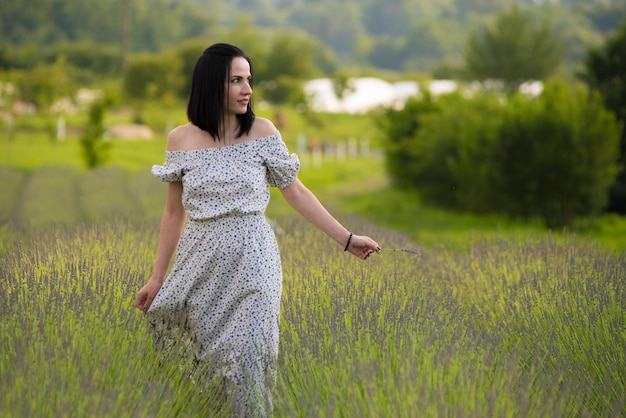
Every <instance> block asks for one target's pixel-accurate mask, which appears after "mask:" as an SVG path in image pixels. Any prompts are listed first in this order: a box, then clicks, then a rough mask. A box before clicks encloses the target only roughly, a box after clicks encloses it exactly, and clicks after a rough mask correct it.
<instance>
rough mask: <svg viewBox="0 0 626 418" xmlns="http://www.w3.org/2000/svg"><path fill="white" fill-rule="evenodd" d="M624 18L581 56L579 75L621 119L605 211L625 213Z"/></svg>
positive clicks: (625, 36)
mask: <svg viewBox="0 0 626 418" xmlns="http://www.w3.org/2000/svg"><path fill="white" fill-rule="evenodd" d="M625 51H626V21H625V22H624V23H622V25H621V27H620V28H619V29H618V30H617V31H616V32H615V33H613V34H612V35H611V36H610V37H608V38H607V40H606V42H605V43H604V45H603V46H601V47H599V48H596V49H592V50H590V51H589V53H588V54H587V57H586V59H585V70H584V74H583V75H582V77H583V79H584V80H585V81H586V82H587V83H588V84H589V86H591V87H592V88H594V89H597V90H598V91H599V92H600V94H601V95H602V97H603V99H604V103H605V105H606V107H607V108H608V109H610V110H611V111H612V112H613V113H615V115H616V116H617V119H618V120H619V121H620V122H621V123H622V135H621V146H620V165H621V169H620V174H619V175H618V177H617V179H616V181H615V184H614V185H613V187H612V188H611V193H610V197H609V203H608V206H607V209H608V210H609V211H613V212H618V213H626V168H625V167H626V53H625Z"/></svg>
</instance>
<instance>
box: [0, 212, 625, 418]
mask: <svg viewBox="0 0 626 418" xmlns="http://www.w3.org/2000/svg"><path fill="white" fill-rule="evenodd" d="M278 225H279V227H280V230H282V231H285V232H283V233H279V234H278V240H279V245H280V247H281V249H282V253H283V265H284V292H283V304H282V306H283V311H282V322H281V335H282V342H281V349H280V357H279V376H278V385H277V388H276V393H275V406H276V408H275V412H276V413H275V416H278V417H292V416H301V417H319V416H359V417H381V416H406V417H413V416H420V417H422V416H423V417H440V416H464V417H485V416H501V417H517V416H581V417H587V416H589V417H591V416H594V417H595V416H620V415H622V414H624V413H625V412H626V410H625V409H624V404H625V402H626V397H625V395H624V394H625V393H626V378H625V376H626V352H624V350H622V349H621V347H624V346H625V344H626V332H624V330H625V329H626V316H625V315H624V311H623V307H624V306H625V304H626V286H624V278H625V277H626V260H625V259H624V255H623V254H622V255H621V256H618V255H615V254H614V253H611V252H607V251H605V250H602V249H601V248H599V247H598V246H597V245H596V244H594V243H592V242H588V243H585V244H580V243H579V242H578V241H569V240H554V239H552V238H550V237H546V238H543V237H537V236H533V235H527V236H524V237H519V236H516V237H512V236H506V235H502V236H500V237H495V238H484V239H480V238H478V239H468V240H467V242H466V243H465V251H458V249H456V248H451V247H448V246H446V245H441V246H440V247H438V248H430V249H429V248H428V247H422V248H420V253H419V254H417V255H416V254H406V253H394V252H385V251H383V253H382V254H381V255H378V256H376V257H372V258H371V259H370V260H368V261H367V262H361V261H359V260H357V259H356V258H354V257H350V256H349V255H347V254H345V253H344V252H343V251H341V249H340V248H338V247H337V246H336V245H333V244H331V242H330V241H329V239H328V238H327V237H325V236H324V235H323V234H322V233H321V232H319V231H318V230H315V229H314V228H313V227H312V226H310V225H308V224H305V223H304V221H302V220H299V219H293V218H290V217H286V218H285V217H281V218H280V219H278ZM354 226H355V228H358V229H359V230H361V231H363V232H365V233H368V234H370V235H372V236H375V237H377V238H378V239H379V240H381V241H383V242H386V243H388V245H390V246H404V245H407V241H406V238H403V237H401V236H398V235H395V234H392V233H390V232H388V231H385V230H381V229H379V228H376V227H373V226H372V225H371V224H368V223H363V222H361V223H357V222H355V223H354ZM156 241H157V229H156V228H155V225H153V224H150V223H148V224H146V223H136V222H134V223H128V222H120V221H117V222H115V223H108V222H100V223H99V224H94V225H92V226H83V227H78V228H62V229H61V228H57V229H49V230H48V232H46V233H44V234H33V233H29V234H26V235H24V236H22V237H21V239H20V241H19V242H15V243H14V245H13V244H12V245H10V247H9V248H8V249H7V251H6V253H5V255H4V257H3V260H2V263H1V264H0V318H1V319H0V335H2V338H1V339H0V353H1V355H0V382H1V383H2V387H3V390H2V391H1V392H0V415H2V416H6V417H9V418H10V417H22V416H38V417H42V418H45V417H57V416H99V417H117V416H123V417H144V416H154V417H184V416H213V415H212V412H211V411H212V409H211V396H209V395H210V394H207V393H206V391H205V392H202V390H203V387H202V385H198V383H197V381H196V383H195V384H194V382H193V381H192V380H190V379H189V378H188V376H187V373H186V371H185V363H184V362H182V363H181V362H180V361H175V359H172V358H169V357H165V358H161V357H159V356H158V354H157V353H156V352H155V351H154V349H153V347H152V344H151V339H150V335H149V333H148V331H147V324H146V323H145V322H144V320H143V317H142V315H141V314H140V313H138V312H137V311H136V310H135V309H134V308H133V306H132V302H133V298H134V295H135V293H136V291H137V289H139V287H140V286H141V285H142V284H143V283H144V282H145V280H146V279H147V277H148V276H149V274H150V271H151V267H152V263H153V261H154V249H155V246H156Z"/></svg>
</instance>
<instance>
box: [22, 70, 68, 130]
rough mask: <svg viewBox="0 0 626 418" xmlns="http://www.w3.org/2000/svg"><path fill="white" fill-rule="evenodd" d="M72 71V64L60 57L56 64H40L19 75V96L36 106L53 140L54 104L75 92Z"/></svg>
mask: <svg viewBox="0 0 626 418" xmlns="http://www.w3.org/2000/svg"><path fill="white" fill-rule="evenodd" d="M71 72H72V68H71V66H69V65H67V63H66V62H65V60H64V59H63V58H59V59H58V60H57V61H56V62H55V63H54V64H39V65H37V66H35V67H34V68H32V69H30V70H27V71H23V72H21V73H20V75H19V77H18V95H19V98H20V99H21V100H24V101H27V102H30V103H33V104H34V105H35V106H36V108H37V113H38V114H39V115H40V116H42V118H43V119H44V121H45V125H46V129H47V131H48V134H49V136H50V139H51V140H55V139H57V138H56V129H55V122H54V115H53V109H52V105H53V104H54V102H55V101H56V100H58V99H59V98H61V97H63V96H69V95H71V93H72V92H73V90H74V84H73V82H72V77H71Z"/></svg>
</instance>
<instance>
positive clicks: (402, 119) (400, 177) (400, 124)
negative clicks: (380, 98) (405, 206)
mask: <svg viewBox="0 0 626 418" xmlns="http://www.w3.org/2000/svg"><path fill="white" fill-rule="evenodd" d="M438 110H439V106H438V105H437V104H436V103H435V102H434V101H433V99H432V97H431V96H429V95H426V96H425V97H424V98H423V99H417V98H410V99H409V100H407V102H406V103H405V105H404V107H403V108H402V109H401V110H396V109H387V110H386V111H385V112H384V114H383V116H382V117H381V118H380V119H378V122H379V128H380V130H381V131H382V132H383V135H384V137H385V142H384V147H385V154H386V162H387V171H388V172H389V174H390V176H391V178H392V179H393V182H394V184H395V185H397V186H400V187H416V186H417V184H416V182H417V181H419V179H420V178H421V176H420V172H421V170H420V166H419V164H418V163H416V162H417V160H419V158H420V157H419V156H420V155H421V154H422V150H421V145H420V144H419V143H418V142H416V141H415V135H416V133H417V132H419V130H420V128H421V126H422V123H423V122H422V121H423V118H424V116H425V115H428V114H430V113H433V112H437V111H438Z"/></svg>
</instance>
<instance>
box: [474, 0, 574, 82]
mask: <svg viewBox="0 0 626 418" xmlns="http://www.w3.org/2000/svg"><path fill="white" fill-rule="evenodd" d="M562 57H563V50H562V46H561V41H560V39H559V38H558V37H557V36H556V35H555V34H554V31H553V30H552V28H551V26H550V23H549V22H548V21H547V20H544V21H543V22H542V23H541V24H540V25H538V26H537V25H535V24H534V22H533V21H532V20H531V19H530V18H529V16H528V15H527V14H525V13H524V12H523V11H522V10H521V9H519V8H518V7H513V8H512V9H510V10H509V11H506V12H503V13H500V14H499V15H498V17H497V19H496V21H495V24H494V25H493V26H492V27H483V28H481V29H479V30H477V31H475V32H473V33H472V34H471V36H470V39H469V41H468V44H467V48H466V51H465V66H466V71H467V75H468V76H469V77H470V78H473V79H476V80H480V81H485V80H500V81H502V82H503V83H504V85H505V87H506V88H507V89H508V90H509V91H516V90H517V88H518V87H519V86H520V84H522V83H524V82H526V81H530V80H545V79H546V78H547V77H548V76H550V75H551V74H553V73H554V71H555V70H556V69H557V67H558V65H559V64H560V63H561V60H562Z"/></svg>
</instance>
